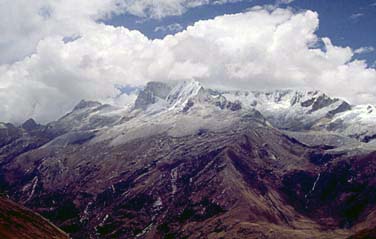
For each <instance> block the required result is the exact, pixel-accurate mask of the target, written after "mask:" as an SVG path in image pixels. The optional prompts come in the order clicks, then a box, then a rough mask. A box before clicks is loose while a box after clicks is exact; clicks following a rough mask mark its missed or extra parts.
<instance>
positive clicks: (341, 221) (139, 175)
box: [0, 81, 376, 238]
mask: <svg viewBox="0 0 376 239" xmlns="http://www.w3.org/2000/svg"><path fill="white" fill-rule="evenodd" d="M286 92H287V93H286ZM251 94H254V96H257V97H256V99H255V100H256V103H254V102H253V103H252V102H251V104H248V103H249V102H250V101H249V99H250V97H251V98H252V97H253V98H254V96H250V95H251ZM291 95H293V96H294V95H295V96H297V97H295V100H293V101H291V99H293V98H291V97H290V96H291ZM247 97H248V98H247ZM253 98H252V99H253ZM307 101H309V102H308V103H307ZM292 103H294V105H295V106H294V107H295V108H293V109H291V112H292V113H291V117H292V118H291V120H288V118H286V119H285V120H286V122H287V121H288V122H295V124H294V125H295V126H294V125H292V126H291V127H292V128H291V127H290V126H289V127H286V128H288V129H290V130H295V131H296V130H298V131H299V132H293V133H291V132H290V131H280V129H278V128H285V127H281V125H286V124H282V123H281V122H283V121H275V120H273V119H278V117H277V115H278V114H279V113H280V114H283V112H285V111H287V110H288V109H289V106H288V104H292ZM279 104H283V105H284V108H281V107H280V106H279ZM286 105H287V106H286ZM342 105H345V106H346V103H345V102H343V101H341V100H338V99H331V98H329V97H327V96H323V95H322V94H320V93H318V92H311V93H310V92H306V93H292V92H291V91H285V92H284V93H278V92H276V93H275V94H274V96H271V94H268V93H265V94H261V93H260V94H255V93H251V92H250V93H248V95H246V94H244V96H243V95H242V93H239V92H220V91H213V90H207V89H205V88H203V87H202V86H201V85H200V84H199V83H198V82H195V81H189V82H182V83H179V84H176V83H171V84H165V83H158V82H153V83H149V84H148V85H147V87H146V88H145V89H144V90H143V91H141V92H140V94H139V96H138V98H137V100H136V101H135V103H134V105H133V107H131V108H116V107H113V106H109V105H102V104H99V103H96V102H88V101H82V102H80V104H79V105H78V106H77V107H75V109H74V110H73V111H72V112H71V113H69V114H67V115H66V116H64V117H62V118H61V119H59V120H57V121H55V122H52V123H50V124H48V125H47V126H40V125H37V124H36V123H35V122H32V121H29V122H28V123H27V124H24V125H23V126H21V127H14V126H12V125H4V126H3V127H2V128H1V129H0V136H1V139H2V142H1V143H2V145H1V152H0V156H1V162H0V182H1V189H2V191H3V192H5V193H7V194H8V195H9V196H11V197H12V198H13V199H14V200H16V201H18V202H21V203H23V204H25V205H27V206H28V207H30V208H32V209H35V210H36V211H38V212H39V213H41V214H42V215H44V216H45V217H47V218H49V219H50V220H52V221H53V222H54V223H55V224H57V225H58V226H60V227H61V228H63V229H64V230H65V231H67V232H69V233H71V235H72V236H73V237H74V238H136V237H138V238H292V237H293V238H347V237H348V236H350V235H352V234H353V233H355V232H358V231H359V232H363V231H367V230H369V229H372V227H373V225H374V223H376V222H375V219H374V218H375V217H374V215H375V213H376V202H375V200H374V198H376V195H375V192H376V181H375V179H374V178H375V177H374V176H375V172H376V163H375V160H374V158H375V153H374V150H373V149H372V147H370V148H369V150H364V147H363V144H364V143H362V142H360V141H358V139H357V138H354V139H352V138H349V137H347V136H346V135H341V136H338V137H337V136H333V135H328V134H327V133H326V132H322V134H320V135H318V134H317V133H314V132H313V133H312V132H310V134H313V135H314V136H315V138H314V140H313V137H311V136H310V134H307V132H306V131H302V129H304V130H307V129H311V128H312V127H314V126H315V125H317V124H318V122H323V118H325V119H332V118H333V117H335V116H336V115H337V114H342V113H343V112H346V111H347V110H351V109H348V107H347V106H346V107H343V106H342ZM261 106H262V107H261ZM270 107H272V108H278V107H279V109H280V110H279V111H278V110H274V111H273V110H271V109H272V108H270ZM350 108H351V107H350ZM268 112H269V113H268ZM272 112H275V115H274V116H273V115H270V114H271V113H272ZM281 112H282V113H281ZM294 112H295V113H294ZM314 112H315V113H314ZM298 116H299V117H298ZM304 116H306V118H304ZM279 124H281V125H279ZM302 127H303V128H302ZM297 133H300V135H297ZM317 137H318V139H317ZM320 139H323V140H320ZM354 140H355V141H354ZM349 145H352V146H351V147H353V148H356V149H359V150H355V149H354V150H351V152H350V151H348V150H346V149H347V148H349V147H350V146H349ZM367 145H368V144H367ZM339 149H341V150H339ZM354 152H356V153H354Z"/></svg>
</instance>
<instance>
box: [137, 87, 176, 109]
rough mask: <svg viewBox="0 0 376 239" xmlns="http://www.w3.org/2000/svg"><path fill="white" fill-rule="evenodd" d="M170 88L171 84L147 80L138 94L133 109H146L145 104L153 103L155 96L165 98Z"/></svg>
mask: <svg viewBox="0 0 376 239" xmlns="http://www.w3.org/2000/svg"><path fill="white" fill-rule="evenodd" d="M171 89H172V88H171V86H169V85H168V84H165V83H162V82H149V83H148V84H147V85H146V87H145V89H144V90H142V91H141V92H140V94H139V95H138V97H137V99H136V102H135V106H134V107H135V109H146V108H147V106H149V105H151V104H154V103H155V102H156V100H157V98H161V99H166V97H167V96H168V94H169V93H170V91H171Z"/></svg>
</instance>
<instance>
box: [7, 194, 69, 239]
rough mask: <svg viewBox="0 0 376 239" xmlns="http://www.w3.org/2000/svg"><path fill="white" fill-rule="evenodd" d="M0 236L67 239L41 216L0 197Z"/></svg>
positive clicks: (25, 238) (8, 237)
mask: <svg viewBox="0 0 376 239" xmlns="http://www.w3.org/2000/svg"><path fill="white" fill-rule="evenodd" d="M0 238H2V239H21V238H22V239H68V236H67V235H66V234H65V233H63V232H62V231H61V230H60V229H58V228H57V227H55V226H54V225H52V224H51V223H50V222H49V221H47V220H46V219H44V218H42V217H41V216H39V215H37V214H35V213H33V212H32V211H30V210H28V209H26V208H24V207H22V206H20V205H17V204H16V203H14V202H12V201H10V200H9V199H6V198H3V197H0Z"/></svg>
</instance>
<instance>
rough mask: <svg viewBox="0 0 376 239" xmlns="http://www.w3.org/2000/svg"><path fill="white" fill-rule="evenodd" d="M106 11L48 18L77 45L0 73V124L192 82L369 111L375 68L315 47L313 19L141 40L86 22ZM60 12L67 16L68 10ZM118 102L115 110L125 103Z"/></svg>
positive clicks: (45, 50) (251, 17) (343, 52)
mask: <svg viewBox="0 0 376 239" xmlns="http://www.w3.org/2000/svg"><path fill="white" fill-rule="evenodd" d="M55 8H56V7H54V9H55ZM112 11H117V10H116V8H115V9H114V8H113V6H112V5H109V7H108V10H106V11H99V12H98V11H96V10H92V11H88V12H85V13H79V14H78V13H77V14H78V15H79V16H81V17H82V20H81V21H79V22H78V23H81V22H82V23H86V24H83V25H80V26H76V27H77V29H78V30H76V28H75V25H74V24H73V23H71V22H69V20H62V19H61V18H58V17H56V18H57V19H60V20H61V23H60V22H59V23H56V24H57V26H60V25H61V26H65V25H64V24H65V23H69V24H67V26H72V29H75V30H72V31H73V32H78V33H79V34H78V35H79V36H80V37H78V38H77V39H76V38H73V39H71V40H70V41H64V34H55V33H54V32H52V33H48V34H47V33H46V36H44V37H43V38H42V39H41V40H38V41H37V44H36V48H35V49H34V50H33V54H31V55H30V56H27V57H25V58H24V59H22V60H20V61H17V62H15V63H10V64H3V65H1V66H0V101H1V102H2V104H1V105H0V121H11V122H22V121H23V120H25V119H27V118H30V117H33V118H35V119H36V120H38V121H41V122H47V121H51V120H54V119H56V118H57V117H59V116H61V115H62V114H64V113H66V112H67V111H69V110H70V109H71V108H72V107H73V106H74V104H76V103H77V102H78V101H79V100H81V99H91V100H100V101H106V102H108V101H116V99H117V97H118V96H119V94H120V91H119V90H118V89H117V86H126V85H129V86H142V85H144V84H145V83H146V82H148V81H152V80H154V81H168V80H183V79H191V78H195V79H199V80H200V81H202V82H203V83H204V84H205V85H208V86H214V87H223V88H234V89H236V88H241V89H249V90H269V89H277V88H314V89H318V90H323V91H324V92H327V93H328V94H330V95H333V96H339V97H343V98H345V99H347V100H349V101H350V102H352V103H376V95H375V93H374V92H376V87H375V86H376V84H375V83H376V71H375V69H374V68H369V67H368V66H367V64H366V63H365V62H364V61H359V60H354V59H353V55H354V51H353V50H352V49H351V48H349V47H339V46H335V45H333V44H332V42H331V41H330V39H329V38H323V39H320V38H319V37H318V36H317V35H316V34H315V31H316V30H317V28H318V26H319V20H318V14H317V13H315V12H312V11H302V12H298V13H296V12H294V11H293V10H289V9H275V10H267V9H264V8H254V9H253V10H250V11H248V12H244V13H239V14H234V15H225V16H219V17H216V18H214V19H211V20H205V21H199V22H196V23H195V24H194V25H192V26H190V27H188V28H187V29H186V30H184V31H182V32H179V33H176V34H175V35H169V36H167V37H165V38H164V39H157V40H150V39H148V38H147V37H146V36H144V35H143V34H142V33H140V32H138V31H130V30H128V29H126V28H124V27H113V26H108V25H105V24H102V23H97V22H96V21H95V19H97V18H98V17H103V15H105V14H108V13H109V12H112ZM59 12H61V16H68V15H69V14H68V12H69V11H68V10H67V9H66V10H64V11H63V10H59ZM64 12H66V13H64ZM63 13H64V14H63ZM51 14H52V13H51ZM62 18H63V17H62ZM77 18H78V17H77ZM63 23H64V24H63ZM64 29H65V28H64ZM67 29H70V28H69V27H67ZM67 31H68V30H67ZM20 32H22V31H21V30H20ZM68 32H69V31H68ZM8 37H9V36H8ZM322 44H324V46H325V49H322V48H321V47H319V46H320V45H322ZM120 98H121V99H122V100H121V102H122V103H124V99H125V98H126V97H120ZM115 103H116V102H115Z"/></svg>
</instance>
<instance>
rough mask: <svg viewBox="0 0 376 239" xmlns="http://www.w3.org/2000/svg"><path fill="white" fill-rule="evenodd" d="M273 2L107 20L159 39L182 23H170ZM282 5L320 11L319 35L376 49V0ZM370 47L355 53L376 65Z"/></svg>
mask: <svg viewBox="0 0 376 239" xmlns="http://www.w3.org/2000/svg"><path fill="white" fill-rule="evenodd" d="M272 4H278V3H276V2H275V1H274V0H244V1H240V2H235V3H227V4H223V5H203V6H200V7H196V8H191V9H189V10H188V11H187V12H185V13H184V14H183V15H181V16H167V17H164V18H162V19H153V18H147V19H146V18H141V17H136V16H133V15H130V14H122V15H117V16H113V17H112V18H111V19H108V20H106V21H105V23H106V24H110V25H114V26H124V27H127V28H129V29H136V30H139V31H141V32H142V33H143V34H145V35H146V36H148V37H149V38H151V39H155V38H163V37H164V36H166V35H167V34H173V33H175V32H177V31H179V30H180V29H179V27H178V28H176V27H172V28H171V29H168V27H167V26H169V25H170V26H173V25H175V26H177V25H176V24H179V25H180V26H181V27H182V28H185V27H187V26H189V25H192V24H193V23H194V22H196V21H199V20H206V19H211V18H213V17H216V16H220V15H223V14H233V13H238V12H243V11H246V10H247V9H248V8H251V7H254V6H257V5H272ZM278 6H279V7H282V8H286V7H290V8H293V9H295V10H296V11H300V10H304V9H309V10H313V11H316V12H318V14H319V19H320V27H319V29H318V31H317V35H318V36H320V37H329V38H330V39H331V40H332V42H333V44H335V45H338V46H350V47H351V48H353V49H358V48H361V47H368V51H370V49H372V47H373V48H375V49H376V30H375V29H376V0H295V1H293V2H291V3H279V4H278ZM158 29H159V30H158ZM368 51H365V52H363V53H361V54H356V56H355V57H356V58H357V59H364V60H366V61H367V63H368V64H369V65H370V66H372V65H373V64H375V65H376V63H375V62H376V51H375V50H373V51H370V52H368Z"/></svg>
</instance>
